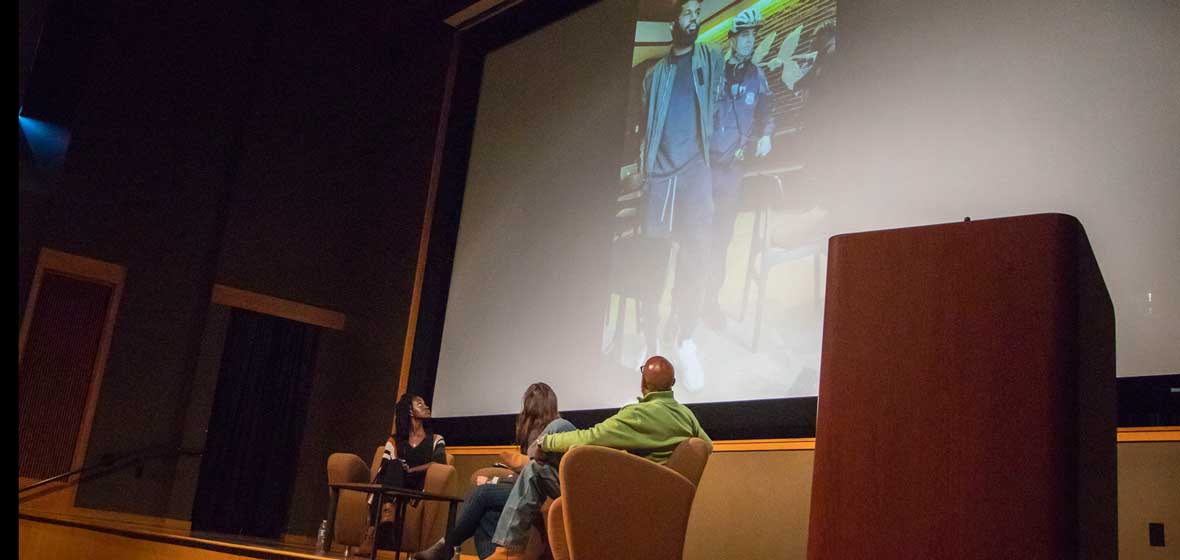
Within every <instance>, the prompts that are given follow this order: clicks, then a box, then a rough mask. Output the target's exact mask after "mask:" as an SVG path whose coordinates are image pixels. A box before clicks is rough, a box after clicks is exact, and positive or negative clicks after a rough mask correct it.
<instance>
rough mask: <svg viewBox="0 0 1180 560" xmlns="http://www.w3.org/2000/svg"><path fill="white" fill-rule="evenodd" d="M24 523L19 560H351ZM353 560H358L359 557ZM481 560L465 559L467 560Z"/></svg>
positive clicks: (196, 538) (279, 544) (184, 536)
mask: <svg viewBox="0 0 1180 560" xmlns="http://www.w3.org/2000/svg"><path fill="white" fill-rule="evenodd" d="M18 521H19V536H18V541H19V548H20V550H19V555H18V557H19V558H20V559H21V560H38V559H42V558H45V559H49V558H54V559H57V558H88V559H92V560H106V559H112V560H113V559H123V558H132V557H136V558H169V559H173V560H245V559H265V560H290V559H303V560H323V559H325V558H334V559H343V558H346V556H344V549H343V547H341V546H340V545H336V546H334V547H333V549H332V551H331V552H329V553H327V554H316V553H315V550H314V546H313V545H311V544H304V543H300V542H284V541H282V540H279V539H257V538H249V537H239V536H237V535H226V534H216V533H199V532H197V533H194V532H191V531H188V530H184V529H170V528H165V527H151V526H147V525H143V524H138V523H133V522H127V521H116V520H110V519H102V518H98V517H87V516H84V515H71V514H63V513H55V512H41V511H26V510H20V512H19V513H18ZM292 540H295V539H292ZM407 556H408V554H406V553H402V558H406V557H407ZM352 558H358V557H357V556H355V555H353V556H352ZM377 558H379V559H391V558H393V552H390V551H387V550H381V551H378V553H377ZM475 559H476V557H475V556H466V555H464V556H463V560H475Z"/></svg>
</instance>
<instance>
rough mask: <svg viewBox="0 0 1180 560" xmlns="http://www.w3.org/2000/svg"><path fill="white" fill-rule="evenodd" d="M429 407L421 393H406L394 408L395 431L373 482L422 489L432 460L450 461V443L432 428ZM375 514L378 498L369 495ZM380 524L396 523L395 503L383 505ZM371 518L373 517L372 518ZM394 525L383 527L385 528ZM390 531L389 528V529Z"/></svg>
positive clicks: (387, 442) (442, 462)
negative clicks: (448, 455) (448, 444)
mask: <svg viewBox="0 0 1180 560" xmlns="http://www.w3.org/2000/svg"><path fill="white" fill-rule="evenodd" d="M429 420H430V407H429V406H427V405H426V401H425V400H423V399H422V397H420V396H418V395H415V394H412V393H406V394H404V395H402V398H400V399H398V401H397V405H396V406H395V408H394V414H393V426H394V431H393V433H392V434H390V435H389V439H387V440H386V441H385V451H383V452H382V454H381V467H380V469H379V470H378V471H377V476H376V477H374V478H373V482H377V483H381V484H384V485H386V486H393V487H397V488H407V489H409V490H419V491H420V490H422V486H423V485H424V484H425V483H426V469H428V468H430V464H431V463H439V464H443V465H445V464H447V443H446V441H444V440H443V437H442V436H441V435H438V434H436V433H434V430H432V429H431V428H430V423H429ZM369 504H370V506H371V507H372V508H373V510H372V511H371V512H370V514H371V515H376V514H377V512H376V507H377V504H376V500H373V498H372V496H370V497H369ZM381 509H382V511H381V524H382V525H386V524H392V523H393V504H392V503H389V502H386V503H385V504H384V506H383V507H382V508H381ZM370 519H372V518H370ZM387 529H388V530H392V527H383V529H382V530H383V531H386V530H387ZM386 532H388V531H386Z"/></svg>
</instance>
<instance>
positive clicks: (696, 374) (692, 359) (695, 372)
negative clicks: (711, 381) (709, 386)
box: [677, 338, 705, 393]
mask: <svg viewBox="0 0 1180 560" xmlns="http://www.w3.org/2000/svg"><path fill="white" fill-rule="evenodd" d="M677 353H678V354H680V356H679V357H680V363H679V364H678V366H679V367H678V368H677V370H678V371H680V372H682V373H683V377H682V378H681V380H682V381H683V387H684V388H685V389H686V390H688V391H689V392H692V393H695V392H697V391H700V390H701V388H702V387H704V386H705V372H704V370H703V369H701V360H700V358H698V357H697V343H696V342H693V340H692V339H691V338H688V339H685V340H683V341H682V342H681V343H680V348H679V352H677Z"/></svg>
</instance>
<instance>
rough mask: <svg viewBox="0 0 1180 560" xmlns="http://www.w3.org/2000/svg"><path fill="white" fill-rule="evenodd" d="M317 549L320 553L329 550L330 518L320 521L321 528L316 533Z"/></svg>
mask: <svg viewBox="0 0 1180 560" xmlns="http://www.w3.org/2000/svg"><path fill="white" fill-rule="evenodd" d="M315 551H316V553H318V554H324V553H326V552H328V520H327V519H325V520H323V521H321V522H320V530H319V531H316V534H315Z"/></svg>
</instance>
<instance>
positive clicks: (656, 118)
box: [639, 43, 725, 174]
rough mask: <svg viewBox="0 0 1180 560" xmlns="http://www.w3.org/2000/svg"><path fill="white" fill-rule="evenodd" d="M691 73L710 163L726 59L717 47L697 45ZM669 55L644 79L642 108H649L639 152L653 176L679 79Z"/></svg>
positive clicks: (646, 170)
mask: <svg viewBox="0 0 1180 560" xmlns="http://www.w3.org/2000/svg"><path fill="white" fill-rule="evenodd" d="M693 49H694V50H693V54H692V72H693V74H694V75H695V76H694V79H693V89H695V90H696V98H697V118H698V119H699V121H700V131H701V143H702V145H701V153H702V154H704V157H705V163H706V164H707V163H708V162H709V138H710V137H711V136H712V134H713V121H714V118H715V115H716V113H717V107H718V105H719V100H720V97H721V87H722V82H723V81H724V77H725V58H724V57H723V56H722V55H721V52H720V51H719V50H718V49H717V47H716V46H713V45H707V44H699V43H698V44H696V45H694V46H693ZM671 58H672V53H671V52H669V53H668V54H667V55H666V56H664V57H663V58H661V59H660V60H659V62H656V64H655V65H654V66H652V67H651V68H650V69H649V70H648V71H647V74H646V75H645V76H644V78H643V105H644V106H645V107H647V123H646V124H647V129H646V130H647V133H646V134H645V135H644V142H643V146H642V148H641V149H640V155H639V157H640V169H641V170H643V173H644V174H650V173H651V166H652V164H653V163H654V162H655V159H656V151H657V150H659V149H660V138H661V136H662V135H663V133H664V119H665V118H666V117H667V114H668V103H669V101H670V100H671V98H672V84H673V83H674V82H675V79H676V65H674V64H670V61H671Z"/></svg>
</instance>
